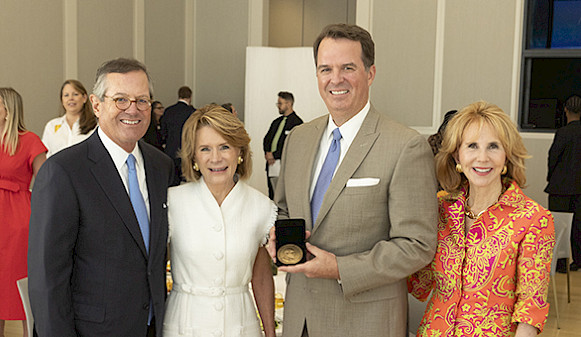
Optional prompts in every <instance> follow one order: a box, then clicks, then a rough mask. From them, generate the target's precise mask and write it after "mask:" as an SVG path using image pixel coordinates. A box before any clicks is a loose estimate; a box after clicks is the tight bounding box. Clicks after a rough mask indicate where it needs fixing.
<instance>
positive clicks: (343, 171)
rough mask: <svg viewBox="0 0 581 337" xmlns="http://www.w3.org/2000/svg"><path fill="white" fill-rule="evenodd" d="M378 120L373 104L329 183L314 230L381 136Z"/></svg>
mask: <svg viewBox="0 0 581 337" xmlns="http://www.w3.org/2000/svg"><path fill="white" fill-rule="evenodd" d="M378 120H379V112H377V111H376V110H375V108H373V106H371V108H370V109H369V112H368V113H367V116H366V117H365V119H364V120H363V123H362V124H361V128H359V132H357V135H356V136H355V139H353V142H352V143H351V146H350V147H349V150H348V151H347V153H346V154H345V157H344V158H343V161H341V164H340V165H339V168H337V172H335V176H334V177H333V180H331V184H329V188H328V189H327V192H326V193H325V197H324V198H323V204H322V205H321V209H320V210H319V215H318V216H317V221H316V222H315V224H314V226H313V232H314V231H315V230H316V229H317V227H318V226H319V224H321V222H322V221H323V219H324V218H325V216H326V215H327V213H328V212H329V210H330V209H331V206H333V204H334V203H335V201H336V200H337V198H338V197H339V195H340V194H341V191H343V189H344V188H345V185H346V184H347V181H348V180H349V178H351V177H352V176H353V173H355V171H356V170H357V168H358V167H359V166H360V165H361V163H362V162H363V159H365V156H367V153H368V152H369V150H370V149H371V147H372V146H373V144H374V143H375V141H376V140H377V137H378V136H379V133H377V132H376V129H377V123H378ZM309 210H310V208H309ZM309 214H310V212H309Z"/></svg>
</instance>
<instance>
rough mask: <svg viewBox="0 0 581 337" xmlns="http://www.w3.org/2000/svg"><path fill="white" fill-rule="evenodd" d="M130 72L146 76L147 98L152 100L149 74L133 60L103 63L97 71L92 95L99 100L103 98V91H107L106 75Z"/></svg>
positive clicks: (116, 60) (123, 59)
mask: <svg viewBox="0 0 581 337" xmlns="http://www.w3.org/2000/svg"><path fill="white" fill-rule="evenodd" d="M132 71H143V72H144V73H145V75H147V82H148V85H149V96H150V97H152V98H153V83H152V81H151V76H149V73H148V72H147V68H146V67H145V64H143V63H141V62H139V61H137V60H135V59H127V58H118V59H115V60H110V61H107V62H105V63H103V64H102V65H101V66H100V67H99V69H97V77H96V81H95V85H94V86H93V95H95V96H97V97H99V99H100V100H103V99H104V98H105V91H107V74H110V73H119V74H127V73H130V72H132Z"/></svg>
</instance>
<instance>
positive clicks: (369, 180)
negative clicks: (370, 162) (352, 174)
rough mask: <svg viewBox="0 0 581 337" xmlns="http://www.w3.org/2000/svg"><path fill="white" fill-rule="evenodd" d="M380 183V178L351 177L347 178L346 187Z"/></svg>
mask: <svg viewBox="0 0 581 337" xmlns="http://www.w3.org/2000/svg"><path fill="white" fill-rule="evenodd" d="M377 184H379V178H351V179H349V180H347V185H346V187H363V186H375V185H377Z"/></svg>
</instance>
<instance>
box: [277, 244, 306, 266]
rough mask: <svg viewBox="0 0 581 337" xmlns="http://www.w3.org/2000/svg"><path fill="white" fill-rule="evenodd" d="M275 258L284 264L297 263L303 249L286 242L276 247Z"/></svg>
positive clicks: (301, 256)
mask: <svg viewBox="0 0 581 337" xmlns="http://www.w3.org/2000/svg"><path fill="white" fill-rule="evenodd" d="M276 258H277V259H278V260H279V261H280V262H282V263H284V264H297V263H299V262H300V261H301V259H302V258H303V251H302V249H301V248H300V247H299V246H297V245H295V244H286V245H284V246H282V247H280V248H279V249H278V252H276Z"/></svg>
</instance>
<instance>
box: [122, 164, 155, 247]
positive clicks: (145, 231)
mask: <svg viewBox="0 0 581 337" xmlns="http://www.w3.org/2000/svg"><path fill="white" fill-rule="evenodd" d="M126 163H127V168H128V169H129V170H128V171H129V174H128V177H129V179H128V180H127V182H128V185H129V198H130V199H131V204H132V205H133V210H134V211H135V216H136V217H137V222H139V228H140V229H141V235H142V236H143V242H145V249H146V250H147V252H149V217H148V216H147V208H146V207H145V201H144V200H143V195H142V194H141V190H140V189H139V181H138V180H137V171H136V170H135V157H134V156H133V155H132V154H130V155H129V157H127V161H126Z"/></svg>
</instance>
